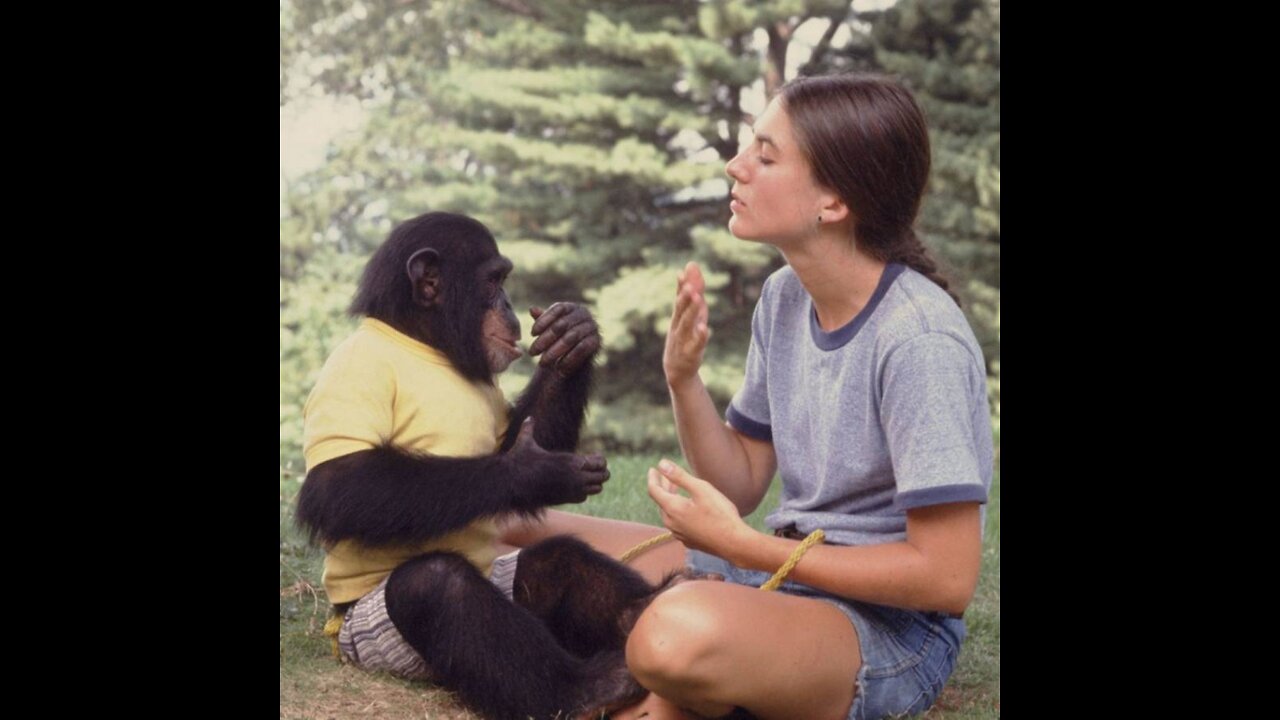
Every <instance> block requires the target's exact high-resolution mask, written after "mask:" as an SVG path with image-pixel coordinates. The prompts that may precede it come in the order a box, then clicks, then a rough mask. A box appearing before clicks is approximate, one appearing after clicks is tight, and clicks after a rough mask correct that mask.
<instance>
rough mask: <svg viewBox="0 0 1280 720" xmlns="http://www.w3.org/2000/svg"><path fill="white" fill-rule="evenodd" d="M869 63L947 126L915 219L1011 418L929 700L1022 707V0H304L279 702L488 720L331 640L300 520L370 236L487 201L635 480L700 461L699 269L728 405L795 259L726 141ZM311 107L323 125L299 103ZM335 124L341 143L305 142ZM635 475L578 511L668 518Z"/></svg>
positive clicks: (589, 435)
mask: <svg viewBox="0 0 1280 720" xmlns="http://www.w3.org/2000/svg"><path fill="white" fill-rule="evenodd" d="M851 69H861V70H877V71H882V72H888V73H891V74H895V75H897V76H899V77H900V78H902V79H903V80H904V81H905V82H906V84H907V85H908V86H909V87H911V88H912V90H913V91H914V92H915V93H916V97H917V98H918V100H919V101H920V104H921V106H922V107H923V109H924V111H925V114H926V116H927V119H928V121H929V125H930V133H931V139H932V142H933V152H934V165H933V167H934V171H933V176H932V180H931V185H930V190H929V193H928V195H927V197H926V201H925V205H924V207H923V209H922V213H921V217H920V221H919V228H920V230H921V231H922V236H923V237H924V239H925V242H926V243H928V244H929V245H930V246H931V248H933V250H934V251H935V255H936V256H937V257H938V258H939V259H940V261H941V263H942V265H943V267H944V270H946V271H947V274H948V277H949V278H950V279H951V281H952V286H953V287H954V288H957V289H958V291H959V293H960V294H961V296H962V299H963V300H964V308H965V312H966V315H967V316H968V318H969V321H970V323H971V325H972V326H973V328H974V330H975V332H976V334H977V336H978V339H979V341H980V343H981V344H982V346H983V350H984V352H985V355H986V360H987V369H988V385H989V389H990V399H991V409H992V420H993V426H994V428H995V433H996V463H997V464H996V468H997V469H996V480H995V484H994V485H993V488H992V495H991V502H990V505H989V508H988V523H987V528H986V538H985V542H984V549H983V571H982V578H981V580H980V584H979V589H978V593H977V596H976V597H975V599H974V602H973V604H972V605H971V607H970V610H969V612H968V613H967V616H966V617H967V619H968V621H969V626H970V637H969V639H968V640H967V641H966V645H965V651H964V653H963V654H962V656H961V659H960V665H959V667H958V669H957V672H956V675H955V676H954V677H953V679H952V681H951V682H950V683H949V684H948V687H947V689H946V690H944V693H943V697H942V698H941V699H940V700H939V701H938V703H937V704H936V705H935V706H934V708H933V709H931V710H930V711H929V713H927V714H928V715H929V716H931V717H935V716H939V715H941V716H943V717H947V718H990V717H998V716H999V660H1000V657H999V643H1000V631H999V629H1000V620H999V618H1000V602H999V584H1000V580H999V572H1000V557H999V552H1000V527H999V518H1000V512H999V503H1000V492H999V487H1000V480H999V447H1000V440H999V438H1000V262H999V261H1000V4H999V0H898V1H896V2H895V1H894V0H856V1H855V2H852V3H850V2H848V0H844V1H834V0H766V1H764V2H746V1H744V0H701V1H700V0H670V1H662V2H659V1H657V0H633V1H630V2H621V1H608V0H604V1H599V2H591V3H582V2H565V1H563V0H431V1H427V0H357V1H356V2H351V0H281V3H280V106H281V123H282V135H281V145H282V156H281V181H280V186H281V193H280V472H281V478H280V482H281V494H280V511H281V526H280V529H281V539H280V550H281V554H280V565H281V571H280V572H281V576H280V577H281V636H280V642H281V649H280V653H281V717H282V718H283V717H331V716H339V717H341V716H348V715H354V714H360V715H362V716H366V717H378V718H384V717H385V718H392V717H410V716H412V717H423V716H427V717H458V718H471V717H472V716H471V715H470V714H468V713H467V712H466V711H465V710H464V709H462V708H461V707H459V706H458V705H456V704H455V703H452V702H451V701H450V699H449V698H448V696H447V694H441V693H442V691H436V692H435V693H434V694H433V693H432V692H431V691H424V689H423V688H422V687H419V686H413V687H409V686H408V685H406V684H405V683H403V682H401V681H397V680H394V679H391V678H386V677H379V676H370V675H368V674H366V673H358V672H350V671H349V670H350V669H349V668H345V667H342V666H338V665H336V664H334V663H333V662H332V660H331V658H329V657H328V649H327V644H326V642H325V640H324V638H323V637H322V636H321V635H320V633H319V626H320V625H323V620H324V617H323V610H324V607H323V606H324V602H323V601H322V598H321V597H320V596H321V595H323V589H322V588H321V587H320V583H319V576H320V555H319V552H318V551H317V550H315V549H314V548H310V547H308V546H307V545H306V543H305V542H304V540H303V539H302V537H301V536H300V535H299V533H298V532H297V531H296V529H295V528H293V526H292V512H293V505H294V503H295V502H296V495H297V491H298V488H299V487H300V484H299V483H300V481H301V479H302V478H301V471H302V452H301V439H302V416H301V411H302V405H303V403H304V401H305V399H306V396H307V393H308V392H309V391H310V389H311V386H312V384H313V383H314V382H315V379H316V377H317V374H318V373H319V370H320V368H321V366H322V365H323V363H324V360H325V358H326V357H327V356H328V354H329V352H330V351H331V350H332V349H333V347H334V346H335V345H336V344H337V343H338V342H340V341H341V340H342V339H343V338H344V337H346V335H347V334H348V333H349V332H350V331H351V330H352V329H353V328H354V326H355V321H354V320H353V319H351V318H349V317H347V316H346V315H345V308H346V306H347V304H348V303H349V302H350V300H351V297H352V294H353V292H354V288H355V282H356V278H357V277H358V275H359V272H360V270H361V268H362V267H363V266H364V263H365V261H366V259H367V258H368V256H369V254H370V252H371V251H372V249H373V248H375V247H376V246H377V245H378V244H379V243H380V242H381V241H382V240H383V239H384V238H385V237H386V236H387V234H388V233H389V232H390V230H391V228H392V227H393V226H394V224H395V223H397V222H399V221H401V220H404V219H407V218H409V217H412V216H414V215H417V214H420V213H422V212H426V211H428V210H449V211H454V212H461V213H467V214H470V215H474V216H476V217H478V218H480V219H481V220H482V221H483V222H485V223H486V224H487V225H488V226H489V227H490V228H491V229H492V230H493V231H494V234H495V235H496V236H497V238H498V241H499V244H500V246H501V248H502V251H503V252H504V253H505V254H506V255H508V256H509V257H511V258H512V259H513V260H514V262H515V265H516V272H515V273H514V274H513V276H512V278H511V281H510V284H509V288H508V290H509V292H510V294H511V296H512V299H513V302H514V303H516V305H517V307H518V308H520V307H527V306H530V305H543V306H545V305H547V304H549V303H551V302H553V301H555V300H575V301H579V302H585V303H586V304H587V305H588V306H589V307H590V308H591V309H592V311H593V312H594V313H595V315H596V318H597V319H598V321H599V322H600V325H601V329H602V332H603V334H604V339H605V348H606V351H605V352H604V353H602V358H601V360H602V364H601V368H600V372H599V373H598V382H597V391H596V393H595V395H594V400H593V405H592V407H591V412H590V414H589V420H588V422H589V425H588V428H587V432H586V434H585V437H584V444H585V445H587V446H589V447H593V449H604V450H607V451H609V453H610V456H609V457H610V467H611V469H612V470H613V471H614V474H615V477H618V478H622V477H623V476H626V475H628V474H634V475H636V476H637V477H639V476H640V474H641V473H642V468H644V467H647V466H649V465H652V464H654V463H655V462H656V460H657V458H658V457H659V456H660V455H661V454H667V455H668V456H671V457H676V458H679V455H678V452H679V451H678V448H677V446H676V442H675V436H674V433H673V430H672V427H671V416H670V409H669V406H668V400H667V395H666V391H665V383H664V382H663V379H662V375H661V372H662V371H661V361H660V360H661V352H662V344H663V336H664V334H665V330H666V322H667V318H668V317H669V315H670V312H671V301H672V296H673V290H674V285H675V282H674V277H675V272H676V270H677V269H678V268H680V267H682V266H683V265H684V263H685V262H687V261H688V260H697V261H698V262H699V263H700V264H701V265H702V266H703V268H704V270H705V271H706V273H707V277H708V286H709V291H708V300H709V302H710V304H711V311H712V312H711V324H712V329H713V334H712V338H711V344H710V347H709V348H708V350H707V353H706V362H705V364H704V367H703V370H702V376H703V379H704V381H705V382H706V384H707V386H708V388H709V389H710V390H711V392H712V395H713V397H714V398H715V400H716V402H717V403H718V404H719V405H720V406H721V407H723V406H724V405H726V404H727V403H728V400H729V398H730V397H731V396H732V394H733V392H734V391H735V390H736V389H737V388H738V386H739V385H740V383H741V381H742V372H743V366H744V359H745V354H746V349H747V345H748V339H749V335H750V329H749V323H750V317H751V311H752V308H753V305H754V302H755V300H756V298H758V296H759V291H760V286H761V283H762V282H763V280H764V278H765V277H767V276H768V274H769V273H770V272H772V271H773V270H775V269H776V268H778V267H780V265H781V263H782V260H781V258H780V256H778V254H777V253H776V252H774V251H773V250H772V249H770V248H768V247H766V246H762V245H757V244H750V243H743V242H740V241H737V240H736V239H734V238H733V237H732V236H731V235H730V234H729V233H728V232H727V231H726V230H725V224H726V222H727V221H728V218H729V212H728V204H727V195H728V189H729V188H728V184H727V183H726V182H725V181H724V179H723V178H724V175H723V167H724V163H725V162H726V161H727V160H728V159H729V158H731V157H732V156H733V155H734V154H735V153H736V152H737V148H738V144H739V142H740V141H741V140H742V139H743V138H744V137H745V135H746V134H745V133H744V128H745V127H747V126H749V124H750V122H751V120H752V116H753V114H755V113H759V112H760V111H762V110H763V108H764V103H765V97H766V96H767V94H768V93H770V92H772V91H773V90H774V89H775V88H777V87H778V86H779V85H780V84H781V83H782V82H785V81H786V80H789V79H791V78H792V77H795V76H796V75H797V74H806V75H815V74H824V73H828V72H838V71H844V70H851ZM300 108H310V109H311V112H310V113H309V114H307V115H305V117H306V118H307V121H306V122H303V123H295V122H287V121H286V120H287V119H289V118H294V117H297V116H298V114H299V109H300ZM338 128H342V129H343V130H344V131H343V132H341V133H337V134H335V133H334V130H335V129H338ZM312 134H316V135H317V137H318V138H319V139H320V142H321V145H320V147H321V152H322V157H318V158H316V159H315V160H314V161H312V162H309V163H307V162H300V161H299V155H298V154H299V153H300V152H302V150H300V149H299V148H302V147H304V146H305V145H306V143H305V142H304V140H307V139H308V138H307V137H304V136H308V135H312ZM299 167H301V168H302V169H301V170H299V169H298V168H299ZM522 321H523V322H524V333H525V335H524V337H525V338H526V339H527V338H528V330H529V326H530V325H531V321H530V319H529V318H528V316H527V315H526V316H525V317H523V318H522ZM531 373H532V365H531V363H530V362H529V361H528V360H527V359H524V360H521V361H519V362H518V363H517V364H516V365H514V366H513V367H512V369H511V370H510V371H508V372H507V373H505V374H504V375H503V376H502V378H501V383H502V386H503V389H504V390H505V391H507V393H508V396H514V394H515V393H517V392H518V391H519V389H520V388H521V387H523V385H524V383H525V381H526V380H527V378H528V377H529V375H530V374H531ZM615 483H616V484H615ZM615 483H611V484H610V487H609V488H607V492H606V493H605V494H604V495H602V496H600V497H598V498H596V499H595V501H594V504H592V503H588V505H587V506H584V507H583V508H580V509H581V510H582V511H584V512H587V513H589V514H597V515H600V516H603V517H618V518H625V519H634V520H640V521H644V522H650V523H656V519H655V518H653V517H650V516H648V515H646V513H649V514H650V515H652V514H653V508H652V506H651V504H650V503H649V502H648V500H647V498H645V497H641V496H639V495H636V493H638V492H639V490H638V489H637V488H638V487H640V486H638V485H637V486H634V487H631V486H627V485H626V484H624V483H621V481H620V480H618V481H615ZM773 492H774V494H775V495H776V492H777V487H776V485H775V488H774V491H773ZM772 504H773V503H772V502H770V501H769V500H766V505H772ZM753 522H754V523H755V524H756V525H757V526H758V527H759V522H760V520H759V518H758V517H757V518H754V519H753Z"/></svg>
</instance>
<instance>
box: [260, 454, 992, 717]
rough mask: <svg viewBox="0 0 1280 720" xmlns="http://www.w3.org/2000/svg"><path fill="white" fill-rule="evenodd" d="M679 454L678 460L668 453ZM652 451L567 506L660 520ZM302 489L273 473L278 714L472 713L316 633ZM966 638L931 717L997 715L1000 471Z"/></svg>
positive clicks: (322, 613)
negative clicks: (345, 657)
mask: <svg viewBox="0 0 1280 720" xmlns="http://www.w3.org/2000/svg"><path fill="white" fill-rule="evenodd" d="M673 459H676V460H680V458H673ZM658 460H659V457H658V456H657V455H654V456H647V455H645V456H611V457H610V458H609V468H610V470H611V472H612V479H611V480H610V481H609V482H608V483H607V484H606V485H605V491H604V492H603V493H601V494H600V495H597V496H595V497H593V498H591V499H590V500H588V501H587V502H586V503H584V504H583V505H581V506H578V507H576V508H574V511H576V512H583V513H586V514H589V515H596V516H599V517H608V518H615V519H620V520H634V521H636V522H643V523H648V524H650V525H660V524H661V520H660V518H659V515H658V511H657V509H656V506H654V504H653V502H652V501H651V500H650V499H649V496H648V494H647V492H646V491H645V482H644V477H645V470H646V469H647V468H648V467H650V466H652V465H655V464H656V463H657V462H658ZM301 488H302V484H301V482H300V476H299V474H298V473H296V472H293V471H289V470H285V469H283V468H282V469H281V473H280V717H281V718H290V719H293V718H298V719H301V718H346V717H354V716H359V717H363V718H371V719H373V720H392V719H397V720H398V719H399V718H406V719H408V718H415V719H417V720H422V719H423V718H426V719H427V720H437V719H439V720H479V718H478V716H476V715H473V714H471V713H469V712H467V711H466V710H464V709H463V708H462V706H461V705H459V704H458V703H457V701H456V700H455V699H454V698H453V697H452V696H451V695H450V694H449V693H447V692H445V691H443V690H439V689H436V688H432V687H431V686H429V685H425V684H422V683H411V682H407V681H404V680H399V679H397V678H394V677H391V676H389V675H383V674H373V673H366V672H363V671H361V670H357V669H354V668H352V667H349V666H345V665H340V664H339V663H338V662H337V661H336V660H334V658H333V656H332V654H331V652H330V648H329V642H328V640H327V639H326V638H325V637H324V636H323V632H322V631H323V628H324V623H325V620H326V616H327V611H328V601H327V600H326V599H325V595H324V588H323V587H322V586H321V585H320V571H321V555H320V552H319V551H318V550H315V549H312V548H309V547H307V545H306V541H305V539H304V538H303V537H302V535H301V533H299V532H298V531H297V530H296V529H295V528H294V526H293V507H294V502H295V500H296V497H297V493H298V491H299V490H300V489H301ZM779 488H780V483H778V482H776V481H775V482H774V485H773V487H772V488H770V490H769V494H768V496H766V498H765V500H764V502H762V503H761V504H760V508H759V509H757V510H756V511H755V512H754V513H752V514H751V515H750V516H748V518H747V521H748V522H749V523H750V524H751V525H752V526H753V527H755V528H757V529H760V530H764V524H763V523H764V516H765V515H766V514H767V513H768V511H769V510H770V509H772V508H773V507H775V506H776V505H777V502H778V492H779ZM965 620H966V621H967V623H968V627H969V637H968V639H967V640H966V642H965V646H964V650H963V652H962V653H961V656H960V662H959V665H958V666H957V668H956V672H955V674H954V675H952V677H951V680H950V681H949V682H948V683H947V687H946V688H945V689H944V690H943V692H942V695H941V697H939V698H938V701H937V702H936V703H935V704H934V706H933V707H932V708H930V709H929V710H928V711H927V712H926V713H925V714H924V716H923V717H925V718H930V719H932V720H987V719H989V718H998V717H1000V472H999V470H998V469H997V471H996V475H995V480H994V482H993V484H992V487H991V499H990V503H989V504H988V506H987V527H986V535H985V538H984V541H983V551H982V575H981V578H980V579H979V582H978V590H977V593H976V595H975V596H974V600H973V603H972V604H971V605H970V606H969V609H968V610H967V611H966V612H965Z"/></svg>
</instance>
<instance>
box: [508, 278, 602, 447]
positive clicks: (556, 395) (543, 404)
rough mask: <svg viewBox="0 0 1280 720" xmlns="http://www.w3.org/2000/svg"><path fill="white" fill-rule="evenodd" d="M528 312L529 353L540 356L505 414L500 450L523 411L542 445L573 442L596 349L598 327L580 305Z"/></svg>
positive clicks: (573, 444) (512, 434) (510, 442)
mask: <svg viewBox="0 0 1280 720" xmlns="http://www.w3.org/2000/svg"><path fill="white" fill-rule="evenodd" d="M529 312H530V314H532V315H533V317H534V324H533V330H532V332H533V335H534V336H536V337H537V339H536V340H534V341H533V344H532V345H530V346H529V354H530V355H534V356H539V355H540V356H541V357H540V358H539V359H538V369H537V371H536V372H534V375H533V379H532V380H530V381H529V385H528V387H526V388H525V391H524V393H522V394H521V396H520V398H519V399H518V400H517V401H516V404H515V406H514V407H513V408H512V409H511V412H510V414H509V422H508V424H507V432H506V436H505V437H504V438H503V441H502V446H501V448H502V450H503V451H505V450H506V449H507V448H509V447H511V446H512V445H513V444H514V442H515V440H514V438H515V435H516V434H517V433H518V432H519V430H520V427H521V424H522V423H523V422H524V419H525V418H527V417H533V418H534V420H535V421H536V429H535V431H534V437H535V438H536V439H537V441H538V444H539V445H541V446H542V447H545V448H547V449H548V450H559V451H562V452H572V451H573V450H574V449H575V448H576V447H577V446H578V436H579V433H580V432H581V430H582V420H583V417H584V416H585V415H586V410H587V395H588V394H589V393H590V390H591V375H592V366H593V364H594V362H595V356H596V352H597V351H599V349H600V343H601V341H600V330H599V328H598V327H597V326H596V322H595V320H594V319H593V318H592V317H591V313H590V312H589V311H588V310H587V309H586V308H584V307H582V306H581V305H577V304H575V303H571V302H558V303H555V304H553V305H552V306H551V307H549V308H547V309H546V310H542V309H541V308H530V310H529Z"/></svg>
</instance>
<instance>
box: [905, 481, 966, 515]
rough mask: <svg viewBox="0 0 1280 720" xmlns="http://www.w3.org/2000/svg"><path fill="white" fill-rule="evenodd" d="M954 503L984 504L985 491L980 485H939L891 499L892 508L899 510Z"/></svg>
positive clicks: (910, 491)
mask: <svg viewBox="0 0 1280 720" xmlns="http://www.w3.org/2000/svg"><path fill="white" fill-rule="evenodd" d="M954 502H978V503H982V504H984V505H985V504H986V502H987V489H986V488H985V487H983V486H981V485H941V486H939V487H931V488H921V489H920V490H908V491H907V492H901V493H898V494H897V496H895V497H894V498H893V505H894V507H896V508H898V509H899V510H910V509H912V508H918V507H926V506H929V505H942V504H944V503H954Z"/></svg>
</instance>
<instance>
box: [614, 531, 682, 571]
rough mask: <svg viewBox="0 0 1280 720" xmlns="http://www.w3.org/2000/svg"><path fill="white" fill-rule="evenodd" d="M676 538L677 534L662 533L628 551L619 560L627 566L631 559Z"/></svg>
mask: <svg viewBox="0 0 1280 720" xmlns="http://www.w3.org/2000/svg"><path fill="white" fill-rule="evenodd" d="M675 536H676V535H675V533H669V532H668V533H662V534H661V535H655V536H654V537H651V538H649V539H648V540H645V541H644V542H642V543H640V544H639V545H637V546H635V547H633V548H631V549H630V550H628V551H626V552H625V553H623V554H622V557H620V558H618V562H620V563H623V564H624V565H625V564H626V563H627V561H628V560H630V559H631V558H633V557H635V556H637V555H639V554H640V553H642V552H644V551H645V550H648V549H649V548H651V547H653V546H654V545H658V544H661V543H664V542H666V541H668V540H670V539H671V538H673V537H675Z"/></svg>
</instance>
